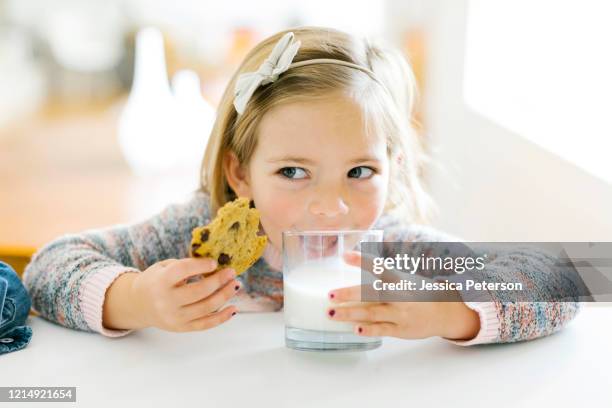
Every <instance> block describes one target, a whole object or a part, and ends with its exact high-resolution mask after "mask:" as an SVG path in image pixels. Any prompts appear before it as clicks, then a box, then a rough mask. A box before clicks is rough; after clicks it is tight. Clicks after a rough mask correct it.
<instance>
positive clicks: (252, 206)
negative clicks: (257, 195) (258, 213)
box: [249, 200, 255, 208]
mask: <svg viewBox="0 0 612 408" xmlns="http://www.w3.org/2000/svg"><path fill="white" fill-rule="evenodd" d="M249 208H255V201H253V200H251V201H249Z"/></svg>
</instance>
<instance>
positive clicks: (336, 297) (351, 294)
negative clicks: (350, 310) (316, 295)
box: [328, 285, 362, 303]
mask: <svg viewBox="0 0 612 408" xmlns="http://www.w3.org/2000/svg"><path fill="white" fill-rule="evenodd" d="M361 290H362V285H356V286H347V287H345V288H338V289H334V290H332V291H330V292H329V293H328V297H329V300H331V301H332V302H333V303H341V302H360V301H361Z"/></svg>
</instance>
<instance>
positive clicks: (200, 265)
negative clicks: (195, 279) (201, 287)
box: [165, 258, 217, 285]
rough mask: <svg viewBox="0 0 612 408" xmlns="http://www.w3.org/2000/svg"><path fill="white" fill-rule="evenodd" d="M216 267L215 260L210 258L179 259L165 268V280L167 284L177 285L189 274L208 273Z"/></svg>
mask: <svg viewBox="0 0 612 408" xmlns="http://www.w3.org/2000/svg"><path fill="white" fill-rule="evenodd" d="M216 268H217V261H216V260H214V259H212V258H185V259H180V260H178V261H176V262H174V263H173V264H172V265H169V267H168V268H167V269H168V270H167V271H166V272H167V273H166V274H165V276H166V282H167V283H168V284H169V285H177V284H180V283H181V282H182V281H183V280H185V279H187V278H189V277H191V276H195V275H201V274H203V273H209V272H212V271H214V270H215V269H216Z"/></svg>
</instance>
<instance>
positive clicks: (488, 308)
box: [385, 225, 580, 346]
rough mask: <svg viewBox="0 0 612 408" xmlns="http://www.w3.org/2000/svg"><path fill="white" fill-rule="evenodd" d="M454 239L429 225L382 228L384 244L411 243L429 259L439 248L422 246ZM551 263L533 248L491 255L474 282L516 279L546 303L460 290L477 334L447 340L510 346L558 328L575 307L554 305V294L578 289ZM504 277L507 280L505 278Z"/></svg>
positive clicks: (551, 258)
mask: <svg viewBox="0 0 612 408" xmlns="http://www.w3.org/2000/svg"><path fill="white" fill-rule="evenodd" d="M459 241H460V240H459V239H458V238H457V237H455V236H452V235H450V234H447V233H444V232H440V231H437V230H436V229H434V228H431V227H428V226H422V225H406V226H400V225H391V226H389V227H388V228H385V242H413V243H415V244H416V245H414V248H412V249H411V250H414V251H415V253H419V254H420V253H425V254H427V255H428V256H436V253H435V251H436V250H437V248H440V247H439V246H436V247H435V248H431V246H430V247H429V248H428V247H427V243H430V242H459ZM411 247H412V246H411ZM438 255H439V254H438ZM556 261H557V259H556V258H555V257H554V256H552V255H550V254H548V253H546V252H544V251H540V250H537V249H533V248H516V249H512V250H509V251H507V252H502V253H497V254H492V256H490V257H489V259H488V261H487V263H486V264H485V268H484V269H483V270H482V271H480V272H479V276H478V278H482V279H488V280H496V281H500V282H502V281H505V280H508V281H516V279H519V280H520V281H521V282H523V284H524V285H527V286H529V287H531V288H534V292H535V291H537V293H540V294H541V296H542V299H543V300H549V301H541V302H516V301H505V300H504V299H503V297H502V296H503V295H501V294H497V292H494V291H486V292H483V293H482V294H481V295H479V296H478V298H475V297H474V296H473V295H472V296H470V297H469V298H467V297H466V295H465V293H462V292H460V295H461V297H462V299H463V300H464V301H465V304H466V306H467V307H469V308H470V309H472V310H474V311H476V312H477V313H478V316H479V318H480V331H479V332H478V334H477V335H476V337H474V338H473V339H470V340H465V341H454V340H449V341H451V342H453V343H455V344H457V345H463V346H468V345H475V344H484V343H510V342H517V341H523V340H531V339H535V338H538V337H543V336H547V335H549V334H552V333H554V332H556V331H558V330H560V329H561V328H563V327H564V326H565V325H566V324H567V323H568V322H569V321H571V320H572V319H573V318H574V317H575V316H576V314H577V313H578V311H579V309H580V303H579V302H578V301H564V302H560V301H553V299H555V294H556V293H557V291H559V290H560V289H562V290H564V291H565V293H568V294H572V293H574V294H576V293H578V291H579V290H578V289H577V288H576V287H574V286H573V285H574V284H575V282H573V281H572V280H571V279H567V278H566V277H565V276H562V275H561V272H560V271H559V268H555V267H554V266H553V265H554V264H555V262H556ZM450 273H452V272H449V274H450ZM509 273H511V274H512V277H510V276H508V274H509ZM432 278H434V277H433V276H432ZM570 298H571V297H570ZM467 299H469V301H468V300H467ZM575 299H578V297H577V296H576V297H575Z"/></svg>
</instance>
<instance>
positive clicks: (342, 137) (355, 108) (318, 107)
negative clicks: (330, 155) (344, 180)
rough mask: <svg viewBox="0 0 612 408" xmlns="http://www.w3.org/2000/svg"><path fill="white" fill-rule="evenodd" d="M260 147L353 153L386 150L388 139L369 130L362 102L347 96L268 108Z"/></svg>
mask: <svg viewBox="0 0 612 408" xmlns="http://www.w3.org/2000/svg"><path fill="white" fill-rule="evenodd" d="M257 133H258V143H257V145H258V150H261V151H260V153H263V154H265V155H266V156H268V155H275V154H287V153H290V154H293V155H297V154H301V155H307V154H308V153H310V154H317V155H319V154H320V153H318V152H321V151H322V150H325V151H334V153H335V154H341V155H343V156H344V155H346V156H351V155H355V154H364V153H371V154H376V153H378V151H380V150H381V149H382V151H383V152H384V150H385V145H386V144H385V140H384V139H383V138H382V137H380V135H377V134H373V133H372V132H368V131H367V128H366V121H365V120H364V112H363V111H362V108H361V106H360V105H359V104H357V103H356V102H354V101H353V100H352V99H350V98H348V97H343V96H335V97H327V98H324V99H316V100H306V101H296V102H291V103H286V104H283V105H278V106H276V107H274V108H272V109H271V110H270V111H268V112H267V113H266V114H265V115H264V117H263V118H262V119H261V121H260V123H259V127H258V132H257Z"/></svg>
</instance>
